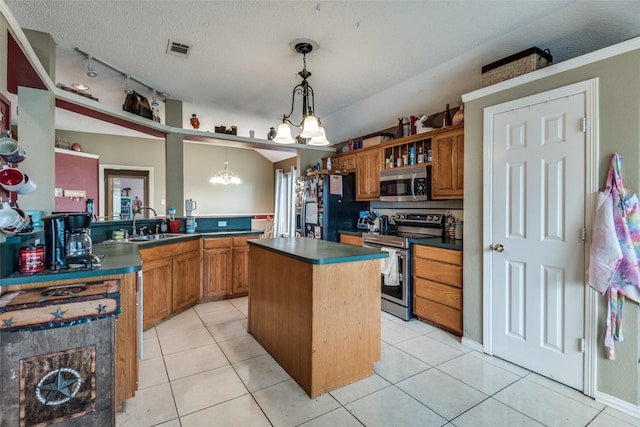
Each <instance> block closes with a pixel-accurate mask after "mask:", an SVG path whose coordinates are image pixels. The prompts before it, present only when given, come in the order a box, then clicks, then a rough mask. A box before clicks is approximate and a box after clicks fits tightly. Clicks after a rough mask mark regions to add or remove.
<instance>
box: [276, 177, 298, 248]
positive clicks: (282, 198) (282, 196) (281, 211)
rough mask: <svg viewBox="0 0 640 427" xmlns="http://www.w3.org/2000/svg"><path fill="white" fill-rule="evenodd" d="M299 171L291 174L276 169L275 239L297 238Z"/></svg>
mask: <svg viewBox="0 0 640 427" xmlns="http://www.w3.org/2000/svg"><path fill="white" fill-rule="evenodd" d="M297 177H298V173H297V169H296V167H295V166H291V171H290V172H286V173H285V172H284V171H283V170H282V169H276V189H275V203H274V210H273V237H296V204H295V197H296V179H297Z"/></svg>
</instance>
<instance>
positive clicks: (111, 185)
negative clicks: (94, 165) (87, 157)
mask: <svg viewBox="0 0 640 427" xmlns="http://www.w3.org/2000/svg"><path fill="white" fill-rule="evenodd" d="M150 182H153V168H150V167H137V166H117V165H101V166H100V188H99V195H100V200H102V201H103V203H101V204H100V217H102V218H104V219H105V220H107V221H114V220H116V221H117V220H131V219H132V218H133V212H134V211H135V210H136V209H137V208H139V207H142V206H148V207H152V208H153V206H152V205H153V188H152V186H151V185H150ZM148 217H149V211H147V210H144V211H142V212H141V218H148Z"/></svg>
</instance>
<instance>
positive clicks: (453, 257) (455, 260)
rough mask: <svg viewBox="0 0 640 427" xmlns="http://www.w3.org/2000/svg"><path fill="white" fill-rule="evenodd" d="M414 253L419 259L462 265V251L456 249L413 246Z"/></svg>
mask: <svg viewBox="0 0 640 427" xmlns="http://www.w3.org/2000/svg"><path fill="white" fill-rule="evenodd" d="M413 253H414V255H415V256H416V257H419V258H429V259H432V260H434V261H442V262H447V263H449V264H457V265H462V251H456V250H454V249H443V248H435V247H433V246H424V245H413Z"/></svg>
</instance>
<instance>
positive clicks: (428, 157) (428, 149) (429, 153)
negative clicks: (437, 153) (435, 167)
mask: <svg viewBox="0 0 640 427" xmlns="http://www.w3.org/2000/svg"><path fill="white" fill-rule="evenodd" d="M431 160H432V159H431V147H429V148H427V162H431Z"/></svg>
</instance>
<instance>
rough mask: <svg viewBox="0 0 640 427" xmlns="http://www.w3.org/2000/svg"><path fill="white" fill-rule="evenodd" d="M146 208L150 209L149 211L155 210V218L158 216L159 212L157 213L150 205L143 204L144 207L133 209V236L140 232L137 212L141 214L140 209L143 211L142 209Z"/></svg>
mask: <svg viewBox="0 0 640 427" xmlns="http://www.w3.org/2000/svg"><path fill="white" fill-rule="evenodd" d="M144 209H146V210H149V211H151V212H153V217H154V218H155V217H157V216H158V214H157V213H156V211H155V210H154V209H153V208H150V207H148V206H142V207H139V208H138V209H135V210H134V211H133V227H132V228H133V230H132V233H131V235H132V236H135V235H137V234H138V232H137V231H136V215H137V214H139V213H140V211H142V210H144Z"/></svg>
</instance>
